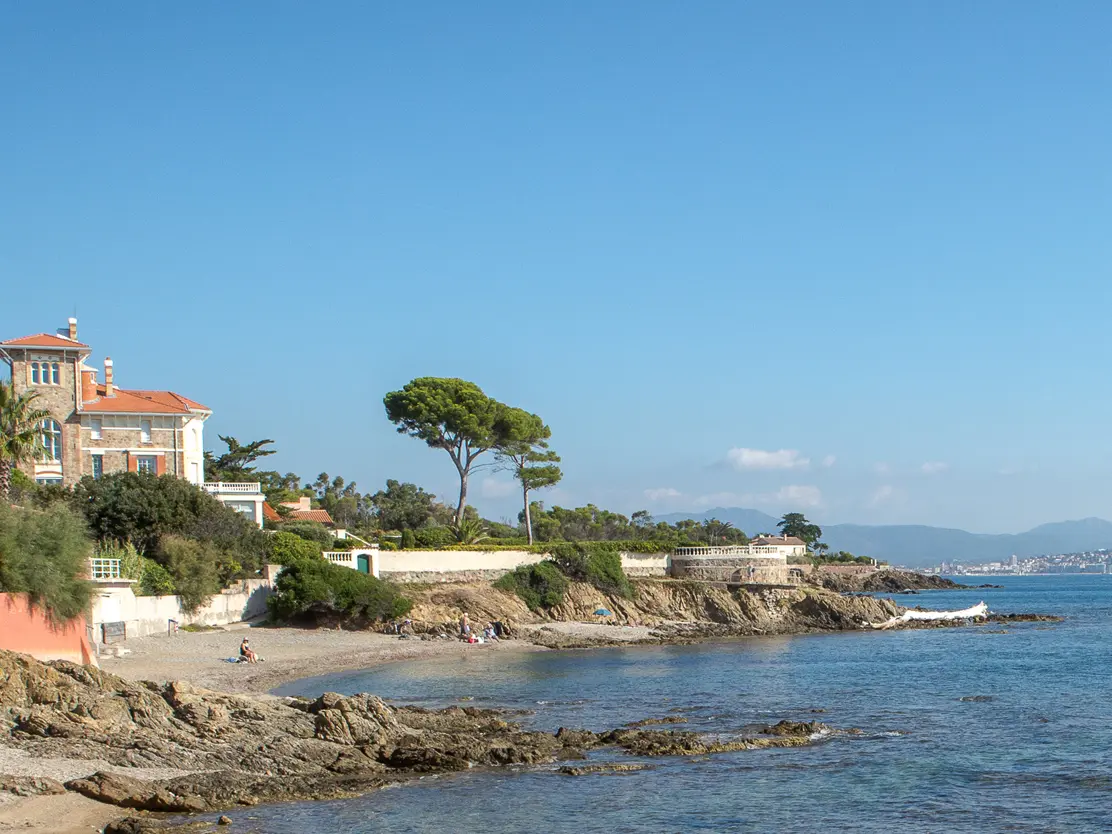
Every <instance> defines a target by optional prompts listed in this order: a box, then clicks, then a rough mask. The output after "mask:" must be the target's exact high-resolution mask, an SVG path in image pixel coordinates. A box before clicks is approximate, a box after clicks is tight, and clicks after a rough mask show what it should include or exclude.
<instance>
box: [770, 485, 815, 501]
mask: <svg viewBox="0 0 1112 834" xmlns="http://www.w3.org/2000/svg"><path fill="white" fill-rule="evenodd" d="M771 498H772V499H773V500H771V501H768V502H767V503H770V504H782V503H791V504H795V505H796V506H800V507H817V506H819V505H820V504H822V491H821V490H820V489H819V488H818V487H816V486H800V485H797V484H793V485H791V486H786V487H783V488H781V489H780V490H779V491H778V492H776V493H775V494H774V495H773V496H771Z"/></svg>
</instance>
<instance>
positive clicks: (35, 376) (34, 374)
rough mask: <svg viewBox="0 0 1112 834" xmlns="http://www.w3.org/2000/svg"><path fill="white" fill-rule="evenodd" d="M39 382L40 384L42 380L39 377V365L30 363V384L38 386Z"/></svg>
mask: <svg viewBox="0 0 1112 834" xmlns="http://www.w3.org/2000/svg"><path fill="white" fill-rule="evenodd" d="M41 382H42V378H41V377H40V376H39V363H38V362H32V363H31V384H32V385H39V384H40V383H41Z"/></svg>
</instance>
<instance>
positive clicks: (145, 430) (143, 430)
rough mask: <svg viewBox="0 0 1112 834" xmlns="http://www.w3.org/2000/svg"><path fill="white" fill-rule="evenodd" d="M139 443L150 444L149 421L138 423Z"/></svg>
mask: <svg viewBox="0 0 1112 834" xmlns="http://www.w3.org/2000/svg"><path fill="white" fill-rule="evenodd" d="M139 442H140V443H150V442H151V421H150V420H140V421H139Z"/></svg>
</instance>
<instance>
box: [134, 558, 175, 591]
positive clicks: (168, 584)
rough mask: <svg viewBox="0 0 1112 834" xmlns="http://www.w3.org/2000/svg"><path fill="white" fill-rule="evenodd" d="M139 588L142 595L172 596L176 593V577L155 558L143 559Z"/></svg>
mask: <svg viewBox="0 0 1112 834" xmlns="http://www.w3.org/2000/svg"><path fill="white" fill-rule="evenodd" d="M138 590H139V596H141V597H165V596H170V595H172V594H173V593H174V577H173V576H171V575H170V571H168V570H166V568H164V567H162V565H160V564H158V562H156V561H154V560H153V559H143V560H142V562H141V568H140V571H139V587H138Z"/></svg>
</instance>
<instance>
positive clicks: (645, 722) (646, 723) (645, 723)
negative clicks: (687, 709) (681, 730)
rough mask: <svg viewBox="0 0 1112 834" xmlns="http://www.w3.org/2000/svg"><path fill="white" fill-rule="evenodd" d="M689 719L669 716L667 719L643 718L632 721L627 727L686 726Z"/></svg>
mask: <svg viewBox="0 0 1112 834" xmlns="http://www.w3.org/2000/svg"><path fill="white" fill-rule="evenodd" d="M686 723H687V719H686V718H684V717H682V716H679V715H669V716H667V717H666V718H642V719H641V720H640V721H631V722H630V723H629V724H626V726H627V727H650V726H652V725H654V724H686Z"/></svg>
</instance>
